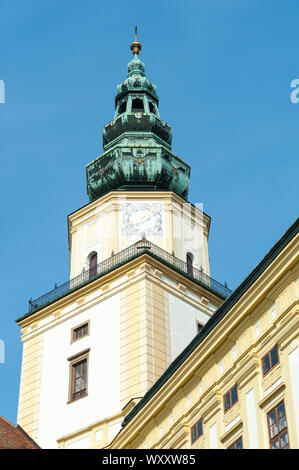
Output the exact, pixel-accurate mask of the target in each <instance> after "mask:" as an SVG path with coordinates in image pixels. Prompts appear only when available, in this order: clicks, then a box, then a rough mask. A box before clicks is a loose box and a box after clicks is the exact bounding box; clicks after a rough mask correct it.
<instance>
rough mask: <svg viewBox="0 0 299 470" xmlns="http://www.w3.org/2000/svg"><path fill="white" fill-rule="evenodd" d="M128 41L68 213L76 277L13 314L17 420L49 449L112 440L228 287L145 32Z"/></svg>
mask: <svg viewBox="0 0 299 470" xmlns="http://www.w3.org/2000/svg"><path fill="white" fill-rule="evenodd" d="M131 50H132V52H133V59H132V60H131V61H130V62H129V64H128V75H127V78H126V80H125V81H123V82H122V83H121V84H120V85H118V87H117V95H116V98H115V113H114V117H113V120H112V121H111V122H109V123H108V124H107V125H105V126H104V128H103V154H102V155H100V156H99V157H98V158H96V159H95V160H93V161H92V162H91V163H89V164H88V165H87V167H86V176H87V193H88V196H89V203H88V204H87V205H85V206H83V207H81V208H80V209H78V210H77V211H75V212H74V213H72V214H70V215H69V216H68V236H69V249H70V280H68V281H67V282H66V283H65V284H63V285H61V286H57V287H55V289H54V290H52V291H50V292H48V293H47V294H44V295H42V296H41V297H39V298H37V299H35V300H31V301H30V303H29V311H28V312H27V313H26V314H25V315H23V316H22V317H21V318H19V319H18V320H17V321H18V323H19V325H20V326H21V327H22V341H23V361H22V373H21V384H20V397H19V410H18V423H19V424H20V425H21V426H22V427H23V429H24V430H25V431H26V432H27V433H28V434H29V435H30V436H31V437H32V438H33V439H34V440H35V441H36V442H37V443H38V444H39V445H40V446H41V447H42V448H55V447H62V448H101V447H105V446H107V445H108V444H109V443H110V442H111V440H112V439H113V438H114V437H115V435H116V434H117V432H119V430H120V429H121V423H122V421H123V419H124V417H125V415H126V414H127V413H128V412H129V411H130V409H131V407H132V406H134V405H135V404H136V403H137V402H138V400H140V398H141V397H142V396H143V395H144V394H145V393H146V391H147V390H148V389H149V388H150V387H151V386H152V385H153V384H154V383H155V382H156V381H157V380H158V379H159V377H160V375H161V374H162V373H163V372H164V371H165V369H166V368H167V367H168V366H169V364H170V363H171V362H172V361H173V359H175V357H176V356H177V355H178V354H180V352H181V351H182V350H183V349H184V348H185V347H186V346H187V345H188V343H189V342H190V341H191V340H192V339H193V338H194V336H195V335H196V334H197V333H198V331H199V330H200V329H201V328H202V327H203V325H204V324H205V323H206V322H207V321H208V320H209V319H210V318H211V316H212V315H213V312H214V311H215V309H216V308H217V307H218V306H219V305H220V304H221V303H222V302H223V300H224V299H225V298H226V297H227V296H228V295H229V293H230V291H229V289H227V287H226V286H222V285H221V284H220V283H218V282H216V281H215V280H214V279H212V278H211V277H210V267H209V256H208V234H209V226H210V217H209V216H208V215H206V214H205V213H204V212H203V211H202V207H200V206H197V205H193V204H191V203H189V202H188V200H187V196H188V188H189V179H190V166H189V165H188V164H187V163H185V162H184V161H183V160H182V159H181V158H179V157H178V156H176V155H175V154H174V153H173V152H172V147H171V140H172V128H171V127H170V126H169V125H168V124H167V123H166V122H165V121H164V120H163V119H162V118H161V116H160V113H159V99H158V96H157V88H156V86H155V85H154V84H153V83H152V82H150V81H149V80H148V79H147V77H146V75H145V66H144V63H143V62H142V61H141V60H140V59H139V52H140V50H141V44H140V43H139V42H138V40H137V34H135V40H134V42H133V43H132V44H131ZM195 380H196V377H195ZM170 411H171V410H170Z"/></svg>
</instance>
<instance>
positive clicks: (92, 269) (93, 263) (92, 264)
mask: <svg viewBox="0 0 299 470" xmlns="http://www.w3.org/2000/svg"><path fill="white" fill-rule="evenodd" d="M97 264H98V255H97V253H93V254H92V255H91V256H90V258H89V279H92V278H93V277H95V275H96V274H97Z"/></svg>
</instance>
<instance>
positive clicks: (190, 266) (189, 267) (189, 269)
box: [186, 253, 193, 276]
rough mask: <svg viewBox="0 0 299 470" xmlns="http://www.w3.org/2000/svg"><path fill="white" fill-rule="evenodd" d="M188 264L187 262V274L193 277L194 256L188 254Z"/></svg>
mask: <svg viewBox="0 0 299 470" xmlns="http://www.w3.org/2000/svg"><path fill="white" fill-rule="evenodd" d="M186 262H187V273H188V274H189V276H193V256H192V254H191V253H187V255H186Z"/></svg>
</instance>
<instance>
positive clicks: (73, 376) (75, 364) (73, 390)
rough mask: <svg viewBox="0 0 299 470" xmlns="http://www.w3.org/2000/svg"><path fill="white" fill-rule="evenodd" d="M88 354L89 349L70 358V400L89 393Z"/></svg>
mask: <svg viewBox="0 0 299 470" xmlns="http://www.w3.org/2000/svg"><path fill="white" fill-rule="evenodd" d="M88 354H89V349H87V350H86V351H83V352H82V353H80V354H76V356H73V357H71V358H69V359H68V360H69V361H70V384H69V402H72V401H74V400H77V399H78V398H81V397H84V396H86V395H87V378H88Z"/></svg>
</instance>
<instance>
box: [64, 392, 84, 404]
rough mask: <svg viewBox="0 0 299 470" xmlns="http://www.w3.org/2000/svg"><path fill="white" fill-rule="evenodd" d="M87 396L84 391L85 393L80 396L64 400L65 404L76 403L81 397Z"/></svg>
mask: <svg viewBox="0 0 299 470" xmlns="http://www.w3.org/2000/svg"><path fill="white" fill-rule="evenodd" d="M85 397H88V393H85V395H82V396H81V397H78V398H73V399H72V400H69V401H67V402H66V404H67V405H70V404H71V403H76V402H77V401H78V400H81V399H82V398H85Z"/></svg>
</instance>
